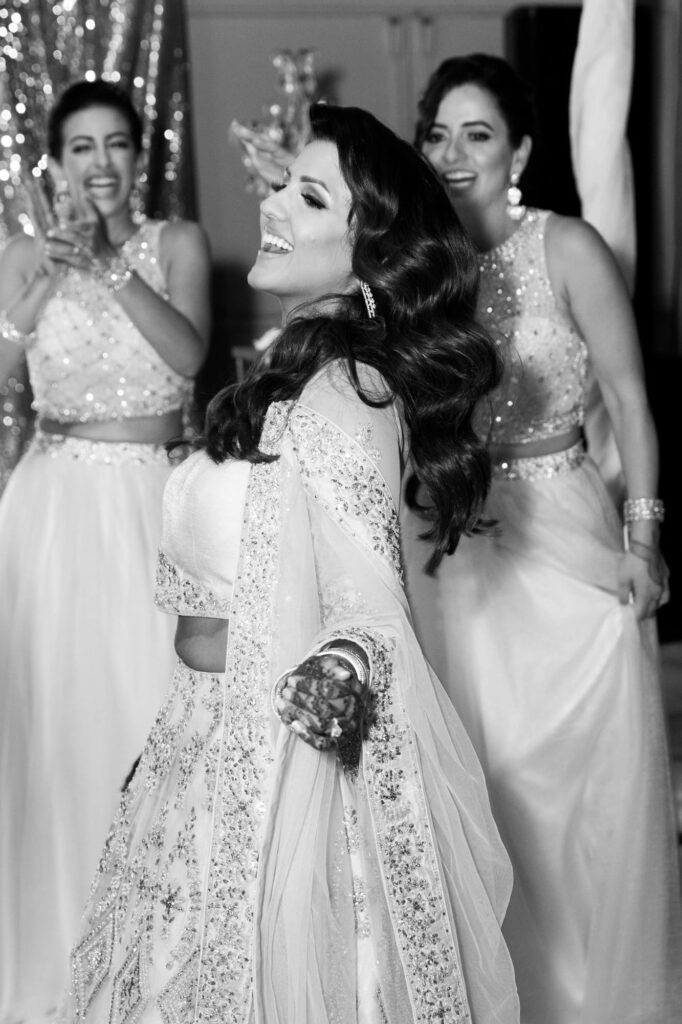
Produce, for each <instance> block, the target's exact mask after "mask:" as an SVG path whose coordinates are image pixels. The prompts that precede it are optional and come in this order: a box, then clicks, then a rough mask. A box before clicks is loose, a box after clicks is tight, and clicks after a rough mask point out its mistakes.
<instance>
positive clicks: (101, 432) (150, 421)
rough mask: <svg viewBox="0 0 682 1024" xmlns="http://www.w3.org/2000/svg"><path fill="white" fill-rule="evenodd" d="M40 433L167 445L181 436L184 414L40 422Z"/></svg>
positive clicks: (175, 412) (95, 439)
mask: <svg viewBox="0 0 682 1024" xmlns="http://www.w3.org/2000/svg"><path fill="white" fill-rule="evenodd" d="M40 429H41V430H43V431H44V432H45V433H47V434H64V435H66V436H68V437H83V438H86V439H87V440H88V441H111V442H116V441H127V442H130V443H132V444H135V443H137V444H165V443H166V442H167V441H170V440H172V439H174V438H179V437H180V435H181V433H182V411H181V410H180V409H175V410H174V411H173V412H167V413H164V414H163V415H162V416H133V417H131V418H130V419H120V420H101V421H99V420H89V421H88V422H87V423H80V422H73V423H61V422H60V421H59V420H50V419H41V420H40Z"/></svg>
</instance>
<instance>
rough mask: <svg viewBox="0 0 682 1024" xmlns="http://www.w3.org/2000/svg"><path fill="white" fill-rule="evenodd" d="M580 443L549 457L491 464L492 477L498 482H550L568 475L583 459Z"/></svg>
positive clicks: (536, 456)
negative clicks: (553, 478) (552, 479)
mask: <svg viewBox="0 0 682 1024" xmlns="http://www.w3.org/2000/svg"><path fill="white" fill-rule="evenodd" d="M585 454H586V453H585V445H584V443H583V442H582V441H578V442H577V443H576V444H574V445H571V447H570V448H566V449H564V451H561V452H553V453H551V454H550V455H528V456H525V457H524V458H521V459H506V460H505V461H504V462H497V463H494V464H493V467H492V475H493V477H494V478H496V479H498V480H526V481H532V480H550V479H551V478H552V477H554V476H560V475H562V474H563V473H570V472H571V470H573V469H577V468H578V466H580V465H581V463H582V462H583V461H584V459H585Z"/></svg>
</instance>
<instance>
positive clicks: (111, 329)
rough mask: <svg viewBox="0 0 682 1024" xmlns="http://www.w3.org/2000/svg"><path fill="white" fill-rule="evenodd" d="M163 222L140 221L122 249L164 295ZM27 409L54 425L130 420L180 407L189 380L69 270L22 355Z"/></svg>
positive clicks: (94, 287) (95, 288) (93, 285)
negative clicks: (28, 381) (28, 391)
mask: <svg viewBox="0 0 682 1024" xmlns="http://www.w3.org/2000/svg"><path fill="white" fill-rule="evenodd" d="M164 223H165V222H164V221H154V220H146V221H143V223H142V224H141V225H140V229H139V231H137V233H136V234H135V235H133V236H132V237H131V238H129V239H128V240H127V241H126V242H125V243H124V244H123V246H122V247H121V253H122V254H123V256H124V257H125V259H126V261H127V263H128V265H129V266H130V267H131V268H133V269H134V270H135V271H136V273H137V274H138V275H139V276H140V277H141V278H143V279H144V281H145V282H146V283H147V284H148V285H149V286H150V287H151V288H153V289H154V291H156V292H158V293H159V294H160V295H163V296H164V298H166V297H167V292H166V282H165V280H164V276H163V272H162V269H161V265H160V262H159V238H160V235H161V230H162V228H163V226H164ZM27 358H28V365H29V372H30V378H31V387H32V389H33V396H34V401H33V405H34V408H35V409H36V411H37V413H38V415H39V416H42V417H46V418H49V419H54V420H59V421H61V422H74V421H77V422H82V423H86V422H90V421H92V420H118V419H129V418H130V417H133V416H154V415H159V416H160V415H163V414H164V413H167V412H172V411H174V410H176V409H179V408H181V407H182V406H183V405H184V404H185V402H186V401H187V399H188V398H189V396H190V393H191V381H189V380H188V379H187V378H186V377H183V376H182V375H181V374H179V373H177V372H176V371H175V370H173V369H172V368H171V367H170V366H168V364H167V363H166V362H164V360H163V358H162V357H161V356H160V355H159V353H158V352H157V351H156V350H155V349H154V348H153V347H152V346H151V345H150V344H149V342H148V341H147V340H146V338H144V337H143V335H142V334H141V333H140V331H139V330H138V329H137V327H135V325H134V324H133V323H132V322H131V320H130V319H129V317H128V316H127V314H126V313H125V311H124V309H123V307H122V306H121V305H120V303H119V302H118V301H117V300H116V298H115V297H114V296H113V295H112V294H111V293H110V292H109V291H108V289H107V288H106V286H105V285H104V284H102V283H100V282H99V281H96V280H95V279H94V278H93V277H91V276H90V275H89V274H85V273H83V272H81V271H79V270H75V269H73V268H69V269H68V270H66V271H65V272H64V274H63V276H62V277H61V279H60V281H59V283H58V285H57V287H56V288H55V290H54V292H53V293H52V295H51V296H50V298H49V300H48V301H47V303H46V305H45V308H44V310H43V312H42V314H41V316H40V319H39V321H38V325H37V327H36V330H35V333H34V335H33V336H32V339H31V343H30V345H29V347H28V349H27Z"/></svg>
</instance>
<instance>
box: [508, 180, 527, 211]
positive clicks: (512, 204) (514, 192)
mask: <svg viewBox="0 0 682 1024" xmlns="http://www.w3.org/2000/svg"><path fill="white" fill-rule="evenodd" d="M520 177H521V175H520V174H518V173H517V171H512V173H511V175H510V176H509V188H508V189H507V214H508V216H509V217H511V219H512V220H521V218H522V217H523V215H524V214H525V212H526V207H525V206H521V189H520V188H519V178H520Z"/></svg>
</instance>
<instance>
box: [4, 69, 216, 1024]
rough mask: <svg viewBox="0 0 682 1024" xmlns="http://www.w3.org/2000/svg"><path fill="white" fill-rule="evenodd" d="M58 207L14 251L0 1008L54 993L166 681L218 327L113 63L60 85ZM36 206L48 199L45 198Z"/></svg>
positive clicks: (204, 273) (9, 326)
mask: <svg viewBox="0 0 682 1024" xmlns="http://www.w3.org/2000/svg"><path fill="white" fill-rule="evenodd" d="M47 136H48V149H49V155H50V159H51V162H52V163H51V173H52V175H53V177H54V180H55V189H54V192H55V203H54V212H53V214H52V215H51V214H50V212H49V210H47V208H46V209H45V211H44V213H45V221H46V222H49V220H50V218H51V217H52V220H53V223H52V225H51V226H48V227H47V228H46V230H45V231H44V233H41V232H38V233H36V234H34V236H33V237H32V236H31V235H29V234H27V233H24V232H20V233H18V234H16V235H14V236H13V237H12V238H11V239H10V240H9V242H8V243H7V244H6V246H5V248H4V251H3V253H2V256H1V257H0V310H2V313H1V314H0V319H1V324H0V334H1V335H2V336H1V338H0V366H1V368H2V372H3V374H4V375H5V376H7V375H8V374H10V373H11V372H12V371H13V370H14V367H15V366H16V364H17V362H18V361H19V359H20V358H21V357H22V356H23V354H24V352H25V353H26V356H27V359H28V366H29V374H30V383H31V389H32V393H33V396H34V406H35V409H36V414H37V426H36V430H35V433H34V436H33V438H32V441H31V443H30V446H29V449H28V452H27V453H26V454H25V455H24V456H23V457H22V459H21V460H20V462H19V464H18V465H17V467H16V469H15V470H14V471H13V472H12V475H11V477H10V480H9V484H8V486H7V488H6V490H5V492H4V494H3V496H2V499H1V500H0V573H1V574H2V579H3V584H4V586H5V587H6V588H7V593H11V595H12V600H11V601H4V602H2V606H1V610H0V683H1V685H0V794H1V799H0V904H1V905H2V908H3V912H2V918H1V921H0V993H1V995H0V1008H1V1012H0V1018H1V1019H2V1021H3V1022H5V1021H10V1022H13V1021H19V1020H34V1019H40V1018H42V1017H43V1016H46V1015H48V1014H49V1012H50V1011H51V1010H52V1011H53V1010H54V1007H55V1005H56V1002H57V999H58V996H59V993H60V990H61V987H62V985H63V984H64V980H65V978H64V968H65V964H66V957H67V954H68V949H69V946H70V944H71V942H72V941H73V938H74V936H75V931H76V926H77V922H78V920H79V918H80V914H81V912H82V907H83V904H84V900H85V897H86V894H87V889H88V884H89V881H90V879H91V876H92V874H93V872H94V870H95V868H96V865H97V860H98V856H99V853H100V850H101V845H102V839H103V836H104V834H105V832H106V828H107V826H108V823H109V821H110V819H111V815H112V812H113V809H114V807H115V806H116V802H117V798H118V792H119V790H120V787H121V785H122V783H123V781H124V779H125V776H126V774H127V772H128V771H129V769H130V767H131V764H132V762H133V761H134V759H135V757H136V756H137V755H138V754H139V752H140V750H141V747H142V744H143V741H144V737H145V736H146V733H147V731H148V729H149V726H150V724H151V722H152V721H153V718H154V715H155V714H156V711H157V710H158V707H159V705H160V703H161V700H162V697H163V694H164V692H165V689H166V686H167V682H168V673H169V670H170V666H171V663H172V658H171V655H170V653H169V648H170V645H171V643H172V629H171V625H170V623H169V622H168V620H167V618H166V617H165V616H164V615H163V614H162V613H161V612H159V611H158V610H156V609H155V608H154V605H153V582H154V564H155V559H156V551H157V547H158V543H159V540H160V530H161V496H162V491H163V488H164V485H165V482H166V479H167V477H168V474H169V471H170V463H169V460H168V456H167V454H166V451H165V449H164V444H165V442H167V441H168V440H170V439H172V438H178V437H180V436H182V433H183V429H184V425H185V418H186V414H187V410H188V407H189V402H190V399H191V394H192V381H193V378H194V376H195V374H196V373H197V371H198V370H199V368H200V366H201V364H202V362H203V359H204V356H205V353H206V347H207V338H208V327H209V294H208V281H209V252H208V245H207V241H206V238H205V235H204V233H203V231H202V230H201V229H200V228H199V227H198V225H197V224H196V223H194V222H192V221H185V220H179V219H176V220H173V221H167V220H161V219H154V218H149V219H147V218H145V217H142V216H139V215H135V212H134V209H133V204H132V200H133V195H134V191H135V188H136V183H137V180H138V173H139V170H140V158H141V154H142V121H141V118H140V116H139V114H138V112H137V111H136V109H135V107H134V106H133V105H132V103H131V101H130V99H129V97H128V95H127V94H126V93H125V92H124V91H123V90H121V89H120V88H119V87H118V86H117V85H115V84H113V83H111V82H108V81H104V80H102V79H97V78H95V79H93V80H88V81H80V82H77V83H75V84H73V85H72V86H70V87H69V88H67V89H66V90H65V91H64V92H63V93H62V94H61V95H60V97H59V98H58V100H57V102H56V103H55V104H54V105H53V106H52V107H51V109H50V114H49V119H48V129H47ZM36 219H37V218H36Z"/></svg>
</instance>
